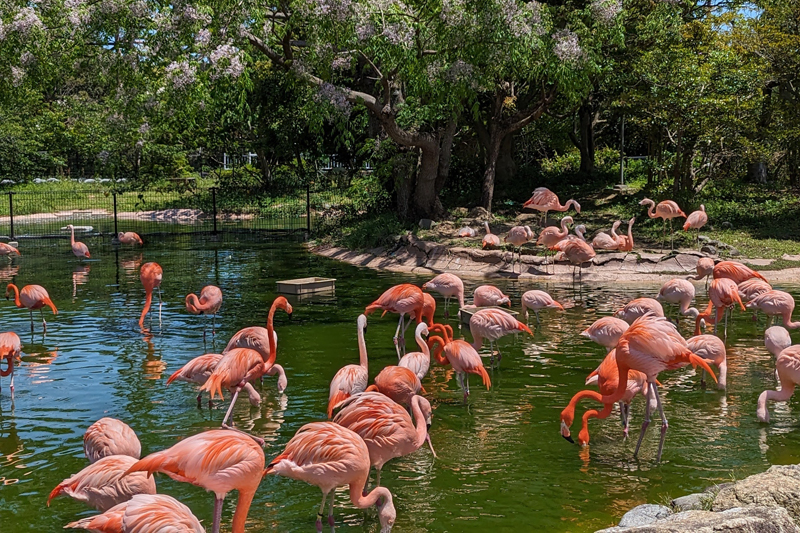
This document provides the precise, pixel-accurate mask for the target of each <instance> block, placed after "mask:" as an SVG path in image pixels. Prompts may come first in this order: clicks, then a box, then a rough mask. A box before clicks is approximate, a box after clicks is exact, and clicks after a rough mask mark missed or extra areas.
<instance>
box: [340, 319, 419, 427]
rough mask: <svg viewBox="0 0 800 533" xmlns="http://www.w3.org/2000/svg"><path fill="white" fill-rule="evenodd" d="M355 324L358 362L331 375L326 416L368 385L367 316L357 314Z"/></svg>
mask: <svg viewBox="0 0 800 533" xmlns="http://www.w3.org/2000/svg"><path fill="white" fill-rule="evenodd" d="M420 325H422V324H420ZM357 326H358V333H357V334H358V360H359V364H357V365H346V366H343V367H342V368H340V369H339V371H338V372H336V375H334V376H333V379H332V380H331V386H330V392H329V393H328V418H331V417H332V416H333V408H334V407H336V406H337V405H338V404H340V403H341V402H343V401H345V400H346V399H347V398H349V397H350V396H352V395H354V394H358V393H359V392H364V391H365V390H367V385H369V366H368V361H367V343H366V341H365V340H364V332H365V331H366V330H367V317H366V316H365V315H359V316H358V321H357Z"/></svg>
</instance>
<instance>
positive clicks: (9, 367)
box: [0, 352, 424, 446]
mask: <svg viewBox="0 0 800 533" xmlns="http://www.w3.org/2000/svg"><path fill="white" fill-rule="evenodd" d="M0 359H5V360H6V369H5V370H0V376H3V377H6V376H8V375H9V374H11V373H12V372H14V353H13V352H9V353H8V355H5V356H3V357H0ZM423 439H424V438H423ZM420 446H422V445H421V444H420Z"/></svg>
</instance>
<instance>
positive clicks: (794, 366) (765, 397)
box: [756, 345, 800, 424]
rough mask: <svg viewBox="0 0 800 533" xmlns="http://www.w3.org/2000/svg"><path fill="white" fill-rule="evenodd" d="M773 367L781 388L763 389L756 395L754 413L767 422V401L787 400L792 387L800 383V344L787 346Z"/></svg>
mask: <svg viewBox="0 0 800 533" xmlns="http://www.w3.org/2000/svg"><path fill="white" fill-rule="evenodd" d="M775 368H776V371H777V373H778V381H780V383H781V390H779V391H774V390H765V391H764V392H762V393H761V395H760V396H759V397H758V408H757V410H756V415H757V416H758V419H759V420H760V421H761V422H765V423H767V424H769V410H768V409H767V401H769V400H772V401H773V402H787V401H789V399H790V398H791V397H792V395H793V394H794V389H795V387H796V386H797V384H798V383H800V345H796V346H789V347H788V348H786V349H785V350H783V351H782V352H781V353H780V354H778V358H777V359H776V360H775Z"/></svg>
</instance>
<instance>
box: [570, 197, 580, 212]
mask: <svg viewBox="0 0 800 533" xmlns="http://www.w3.org/2000/svg"><path fill="white" fill-rule="evenodd" d="M572 203H573V205H574V206H575V211H577V213H578V214H580V213H581V204H579V203H578V202H576V201H575V200H572Z"/></svg>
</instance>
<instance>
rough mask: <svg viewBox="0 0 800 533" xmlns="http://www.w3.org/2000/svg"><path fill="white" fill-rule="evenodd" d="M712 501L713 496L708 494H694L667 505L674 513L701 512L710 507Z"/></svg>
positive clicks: (676, 499)
mask: <svg viewBox="0 0 800 533" xmlns="http://www.w3.org/2000/svg"><path fill="white" fill-rule="evenodd" d="M712 501H714V494H712V493H710V492H696V493H694V494H689V495H688V496H681V497H680V498H675V499H674V500H672V501H671V502H670V503H669V505H670V507H672V510H673V511H675V512H676V513H678V512H681V511H703V510H706V509H708V508H709V507H710V506H711V502H712Z"/></svg>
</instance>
